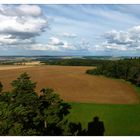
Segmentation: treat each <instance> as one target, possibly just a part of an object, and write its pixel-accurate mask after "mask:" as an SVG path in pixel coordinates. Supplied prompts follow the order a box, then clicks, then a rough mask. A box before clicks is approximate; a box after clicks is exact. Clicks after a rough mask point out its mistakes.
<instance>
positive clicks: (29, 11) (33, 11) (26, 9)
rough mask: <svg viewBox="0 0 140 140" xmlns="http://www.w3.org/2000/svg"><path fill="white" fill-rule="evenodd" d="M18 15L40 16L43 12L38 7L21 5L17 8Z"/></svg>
mask: <svg viewBox="0 0 140 140" xmlns="http://www.w3.org/2000/svg"><path fill="white" fill-rule="evenodd" d="M17 11H19V12H18V13H19V14H21V15H30V16H40V15H41V13H42V11H41V9H40V7H39V6H36V5H20V6H19V7H17Z"/></svg>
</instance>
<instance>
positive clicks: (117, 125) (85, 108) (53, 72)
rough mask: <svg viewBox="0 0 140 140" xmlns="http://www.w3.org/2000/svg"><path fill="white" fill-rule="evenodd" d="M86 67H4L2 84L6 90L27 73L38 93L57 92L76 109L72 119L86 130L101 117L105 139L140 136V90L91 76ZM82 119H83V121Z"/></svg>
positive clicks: (0, 79) (119, 82)
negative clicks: (45, 88) (47, 89)
mask: <svg viewBox="0 0 140 140" xmlns="http://www.w3.org/2000/svg"><path fill="white" fill-rule="evenodd" d="M93 68H94V67H89V66H88V67H83V66H78V67H76V66H1V68H0V81H1V82H2V83H3V85H4V90H5V91H7V90H10V88H11V86H10V83H11V81H12V80H14V79H16V78H17V77H18V76H19V75H20V74H21V73H23V72H27V73H28V74H29V75H30V76H31V79H32V80H33V81H34V82H37V87H36V90H37V92H38V93H39V91H40V89H41V88H44V87H50V88H53V89H54V90H55V91H56V92H57V93H58V94H59V95H60V96H61V98H63V99H64V100H65V101H67V102H68V103H69V104H71V106H72V109H71V111H70V114H69V115H68V119H69V120H70V121H72V122H75V123H78V122H80V123H81V124H82V127H83V128H84V129H87V125H88V123H89V122H90V121H92V119H93V117H94V116H98V117H99V118H100V120H102V121H103V122H104V125H105V135H107V136H108V135H109V136H110V135H111V136H116V135H119V136H120V135H121V136H123V135H125V136H126V135H132V136H134V135H140V129H139V128H140V123H139V122H140V113H139V110H140V104H139V94H138V93H140V89H139V88H136V87H135V86H134V85H133V86H132V85H131V84H129V83H127V82H125V81H123V80H116V79H111V78H106V77H103V76H94V75H92V76H91V75H88V74H86V73H85V71H86V70H87V69H93ZM79 116H80V117H79Z"/></svg>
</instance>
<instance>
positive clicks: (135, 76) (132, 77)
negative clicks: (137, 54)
mask: <svg viewBox="0 0 140 140" xmlns="http://www.w3.org/2000/svg"><path fill="white" fill-rule="evenodd" d="M87 73H88V74H94V75H105V76H107V77H113V78H118V79H124V80H126V81H130V82H131V83H133V84H135V85H137V86H140V58H130V59H124V60H116V61H108V63H106V62H102V63H100V65H98V66H97V68H96V69H93V70H87Z"/></svg>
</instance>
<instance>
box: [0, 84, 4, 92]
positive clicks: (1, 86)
mask: <svg viewBox="0 0 140 140" xmlns="http://www.w3.org/2000/svg"><path fill="white" fill-rule="evenodd" d="M2 90H3V85H2V83H1V82H0V93H1V92H2Z"/></svg>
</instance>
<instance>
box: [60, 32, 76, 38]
mask: <svg viewBox="0 0 140 140" xmlns="http://www.w3.org/2000/svg"><path fill="white" fill-rule="evenodd" d="M62 35H63V36H64V37H68V38H75V37H77V35H76V34H73V33H66V32H65V33H63V34H62Z"/></svg>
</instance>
